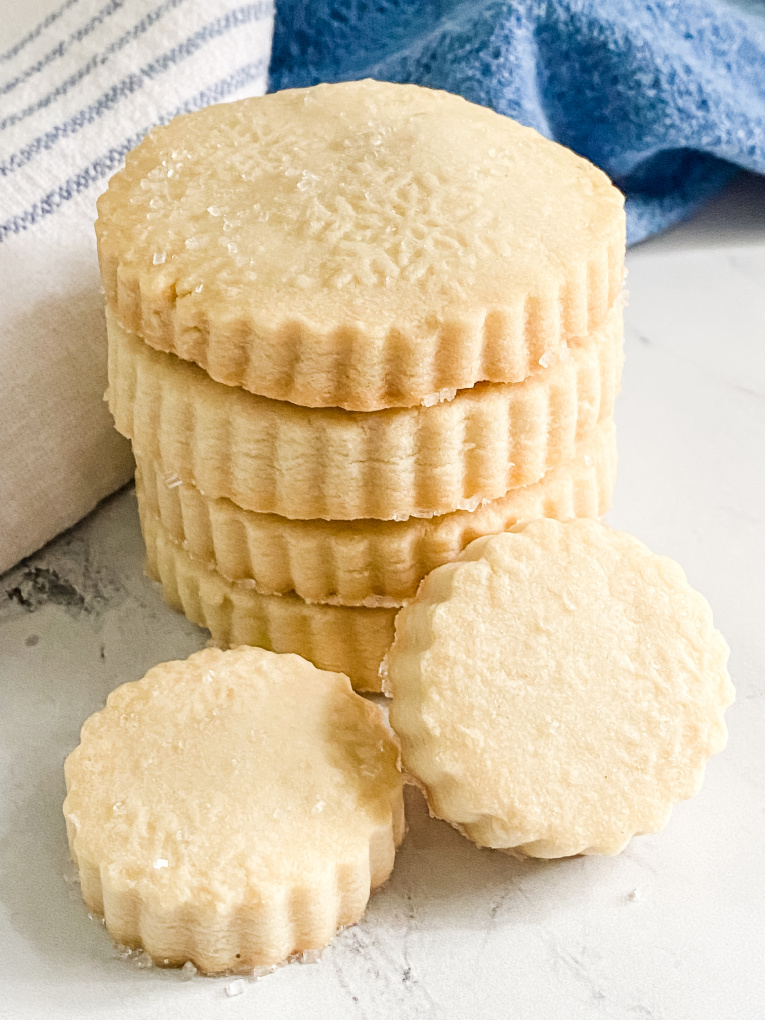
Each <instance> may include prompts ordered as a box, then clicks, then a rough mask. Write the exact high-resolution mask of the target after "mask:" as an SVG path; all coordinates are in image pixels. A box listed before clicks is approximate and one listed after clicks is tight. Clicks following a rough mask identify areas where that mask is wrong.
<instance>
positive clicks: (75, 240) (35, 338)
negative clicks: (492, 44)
mask: <svg viewBox="0 0 765 1020" xmlns="http://www.w3.org/2000/svg"><path fill="white" fill-rule="evenodd" d="M23 6H24V0H4V10H3V18H4V19H6V18H9V19H10V20H12V21H13V22H14V23H16V24H21V23H22V17H23V15H24V10H23ZM26 6H28V7H30V8H33V9H34V11H36V12H37V13H38V14H39V11H40V5H39V4H37V5H33V4H29V3H28V0H26ZM11 8H12V9H11ZM11 15H12V17H11ZM272 22H273V10H272V6H271V2H270V0H254V2H251V3H234V2H233V0H65V2H64V3H63V4H62V5H61V6H60V7H58V8H57V9H55V10H53V11H51V13H50V14H49V15H48V17H46V18H45V20H44V21H43V22H41V23H40V24H39V25H37V26H36V27H34V28H32V29H31V31H29V32H28V34H27V35H25V36H23V38H21V39H20V41H19V42H16V44H15V45H12V46H11V45H10V44H11V42H12V41H13V40H11V39H7V38H6V37H5V35H6V33H5V31H4V30H3V26H2V24H0V50H2V51H3V52H0V412H1V415H0V571H2V570H4V569H5V568H7V567H10V566H11V565H12V564H13V563H15V562H16V561H17V560H18V559H19V558H20V557H22V556H24V555H26V554H27V553H30V552H32V551H33V550H34V549H37V548H38V547H39V546H40V545H42V544H43V543H44V542H46V541H47V540H48V539H49V538H52V537H53V536H54V535H55V534H57V532H59V531H61V530H62V529H64V528H66V527H68V526H69V525H71V524H73V523H74V522H75V521H77V520H79V518H80V517H82V516H83V515H84V514H86V513H87V512H88V511H89V510H91V509H92V508H93V507H94V506H95V504H96V503H97V502H98V500H99V499H101V498H102V497H103V496H105V495H107V494H108V493H109V492H112V491H113V490H114V489H115V488H117V487H119V486H120V485H121V484H123V483H124V482H125V481H126V480H127V479H128V478H129V476H130V474H131V472H132V470H133V463H132V458H131V455H130V451H129V448H128V445H127V443H126V442H125V440H123V439H122V438H121V437H119V436H118V435H117V433H116V432H115V431H114V429H113V427H112V422H111V419H110V417H109V414H108V411H107V409H106V405H105V404H104V403H103V401H102V397H103V393H104V390H105V389H106V351H105V335H106V334H105V328H104V322H103V311H102V298H101V295H100V291H99V280H98V265H97V260H96V246H95V235H94V233H93V220H94V219H95V215H96V198H97V197H98V195H99V193H100V192H101V191H102V190H103V189H104V187H105V186H106V181H107V179H108V178H109V177H110V176H111V174H112V173H114V171H115V170H117V169H118V168H119V166H120V165H121V163H122V160H123V159H124V157H125V154H126V153H127V152H128V150H129V149H131V148H132V147H133V146H134V145H136V144H137V142H138V141H139V140H140V139H141V137H142V136H143V135H144V134H146V132H147V131H148V130H149V129H150V128H151V127H152V126H153V125H156V124H161V123H165V122H166V121H168V120H170V119H171V118H172V117H174V116H175V115H176V114H178V113H182V112H185V111H189V110H195V109H197V108H199V107H201V106H205V105H207V104H208V103H213V102H220V101H222V100H228V99H238V98H241V97H243V96H246V95H260V94H262V93H263V92H264V91H265V86H266V74H267V69H268V59H269V55H270V47H271V30H272ZM6 23H7V22H6Z"/></svg>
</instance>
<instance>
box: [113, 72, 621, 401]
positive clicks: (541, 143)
mask: <svg viewBox="0 0 765 1020" xmlns="http://www.w3.org/2000/svg"><path fill="white" fill-rule="evenodd" d="M623 203H624V200H623V197H622V195H621V194H620V193H619V192H618V191H617V190H616V188H614V187H613V185H612V184H611V182H610V181H609V180H608V178H607V177H606V175H605V174H603V173H602V172H601V171H600V170H598V169H596V168H595V167H594V166H592V164H590V163H588V162H587V161H586V160H584V159H582V158H581V157H579V156H577V155H575V154H574V153H573V152H571V151H570V150H568V149H565V148H563V147H562V146H560V145H557V144H556V143H554V142H550V141H548V140H546V139H545V138H543V137H542V136H541V135H539V134H537V132H535V131H533V130H532V129H530V128H525V127H521V125H519V124H517V123H515V122H514V121H512V120H511V119H510V118H508V117H504V116H501V115H500V114H497V113H494V112H493V111H492V110H489V109H486V108H485V107H480V106H475V105H473V104H471V103H468V102H466V101H465V100H464V99H461V98H459V97H458V96H454V95H450V94H448V93H445V92H436V91H432V90H430V89H424V88H420V87H418V86H416V85H394V84H391V83H389V82H374V81H364V82H345V83H342V84H337V85H319V86H316V87H315V88H311V89H298V90H294V91H286V92H280V93H276V94H273V95H269V96H266V97H264V98H262V99H256V100H248V101H245V102H242V103H237V104H229V105H222V106H217V107H213V108H210V109H207V110H203V111H201V112H199V113H194V114H191V115H190V116H187V117H180V118H178V119H177V120H175V121H173V122H172V123H171V124H170V125H168V126H167V127H166V128H161V129H159V130H157V131H153V132H152V133H151V134H150V135H149V136H148V137H147V138H146V140H145V141H144V142H143V143H142V144H141V145H140V146H139V147H138V148H137V149H136V150H134V152H132V153H131V154H130V156H129V157H128V159H127V163H126V167H125V170H124V171H123V172H122V173H120V174H117V175H116V176H115V177H113V178H112V180H111V182H110V184H109V190H108V192H107V193H106V194H105V195H103V196H102V198H101V199H100V200H99V206H98V209H99V217H98V222H97V226H96V229H97V232H98V240H99V256H100V261H101V274H102V279H103V285H104V289H105V291H106V298H107V302H108V303H109V305H110V307H111V308H112V310H113V311H114V312H115V313H116V316H117V318H118V319H119V321H120V322H121V323H122V324H123V325H124V326H125V327H126V328H127V329H129V330H132V331H133V332H135V333H138V334H140V335H141V336H143V337H144V338H145V339H146V340H147V342H148V343H150V344H153V345H154V346H155V347H157V348H158V349H159V350H164V351H171V352H174V353H176V354H178V355H180V356H182V357H184V358H188V359H190V360H192V361H196V362H197V363H198V364H200V365H201V366H202V367H203V368H205V369H207V371H208V372H209V373H210V375H211V376H212V377H213V378H215V379H218V380H220V381H221V382H225V383H228V384H230V385H242V386H245V387H246V388H248V389H251V390H252V391H253V392H255V393H259V394H262V395H264V396H268V397H272V398H275V399H278V400H290V401H292V402H294V403H297V404H303V405H306V406H310V407H315V406H330V407H333V406H340V407H345V408H349V409H352V410H360V411H370V410H376V409H379V408H381V407H390V406H397V405H402V406H406V405H412V404H417V403H428V402H433V401H435V400H437V399H438V398H439V394H440V393H441V392H443V391H453V390H456V389H464V388H469V387H471V386H473V385H474V384H475V383H476V382H480V381H482V380H489V381H494V382H518V381H520V380H522V379H524V378H525V377H526V375H528V374H529V372H531V371H532V370H533V369H534V368H536V366H537V365H538V364H540V363H541V364H544V363H545V362H546V360H547V359H549V358H552V357H554V356H555V355H556V354H557V352H558V351H559V349H560V347H561V344H562V343H563V342H564V341H566V340H569V339H571V338H572V337H581V336H585V335H587V334H588V333H590V332H592V330H593V329H594V328H595V327H597V326H598V325H599V324H600V322H602V320H603V319H604V317H605V315H606V313H607V310H608V308H609V307H610V306H611V304H612V303H613V301H614V299H615V298H616V295H617V294H618V292H619V290H620V288H621V285H622V278H623V272H624V270H623V262H624V210H623Z"/></svg>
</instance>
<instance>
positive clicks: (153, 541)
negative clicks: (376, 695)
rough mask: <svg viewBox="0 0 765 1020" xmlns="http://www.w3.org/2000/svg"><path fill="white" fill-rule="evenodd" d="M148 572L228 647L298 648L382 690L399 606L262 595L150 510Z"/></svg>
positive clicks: (360, 686)
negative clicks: (197, 553)
mask: <svg viewBox="0 0 765 1020" xmlns="http://www.w3.org/2000/svg"><path fill="white" fill-rule="evenodd" d="M142 524H143V537H144V541H145V542H146V555H147V572H148V573H149V575H150V576H151V577H154V578H155V579H156V580H158V581H161V582H162V588H163V591H164V595H165V598H166V599H167V601H168V602H169V603H170V605H171V606H173V607H174V608H175V609H178V610H180V611H181V612H183V613H185V614H186V616H188V618H189V619H190V620H192V621H193V622H194V623H197V624H199V626H200V627H207V629H208V630H209V631H210V634H211V636H212V639H213V641H215V643H216V644H219V645H222V646H223V647H235V646H236V645H243V644H244V645H261V646H262V647H263V648H269V649H272V650H273V651H275V652H295V653H296V654H297V655H302V656H303V658H305V659H309V660H310V661H311V662H313V663H314V664H315V665H316V666H318V667H319V668H320V669H329V670H332V671H334V672H338V673H345V674H346V676H349V677H350V678H351V683H352V684H353V686H354V688H355V689H356V690H357V691H372V692H376V691H379V690H380V676H379V669H380V662H381V661H382V658H383V656H384V655H385V653H386V652H387V650H388V648H389V647H390V643H391V641H392V640H393V622H394V620H395V618H396V612H397V610H396V609H367V608H356V607H350V606H318V605H308V604H307V603H306V602H304V601H303V599H301V598H298V596H297V595H259V594H258V592H256V591H255V590H254V589H253V588H252V587H250V586H248V585H247V584H241V583H240V584H232V583H231V582H230V581H227V580H225V578H223V577H221V576H220V574H218V573H216V572H215V571H214V570H211V569H210V568H209V567H208V566H207V565H206V564H205V563H201V562H200V561H199V560H195V559H192V557H191V556H189V554H188V553H187V552H186V551H185V550H184V549H182V548H181V547H180V546H178V545H176V544H175V543H174V542H172V541H171V540H170V539H169V538H168V537H167V535H166V534H165V533H164V531H163V529H162V526H161V524H159V523H158V522H157V521H156V519H154V518H152V517H151V516H149V517H144V519H143V522H142Z"/></svg>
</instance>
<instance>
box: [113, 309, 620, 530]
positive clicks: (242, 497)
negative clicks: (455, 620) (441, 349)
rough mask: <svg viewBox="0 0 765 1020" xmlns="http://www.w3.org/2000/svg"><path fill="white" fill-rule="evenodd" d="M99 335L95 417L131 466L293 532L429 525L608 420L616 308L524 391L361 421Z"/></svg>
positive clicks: (569, 453)
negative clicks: (337, 525) (419, 520)
mask: <svg viewBox="0 0 765 1020" xmlns="http://www.w3.org/2000/svg"><path fill="white" fill-rule="evenodd" d="M107 324H108V329H109V406H110V407H111V410H112V413H113V415H114V418H115V422H116V425H117V428H118V429H119V431H120V432H122V433H123V435H126V436H128V437H130V438H131V439H132V440H133V444H134V446H135V449H136V451H137V453H138V454H139V455H141V456H143V457H150V458H152V459H153V460H156V461H158V462H160V464H161V467H162V470H163V471H168V472H175V473H177V474H178V476H179V477H181V478H183V479H185V480H187V481H190V482H192V483H194V484H195V485H196V486H197V487H198V488H199V489H200V490H201V491H202V492H204V493H205V494H206V495H208V496H212V497H219V496H222V497H225V498H227V499H231V500H232V501H233V502H234V503H236V504H237V505H238V506H241V507H244V508H245V509H248V510H257V511H260V512H264V513H275V514H280V515H281V516H283V517H290V518H297V519H306V518H317V517H318V518H325V519H330V520H352V519H355V518H360V517H374V518H378V519H382V520H391V519H399V520H401V519H404V518H407V517H412V516H415V517H429V516H432V515H433V514H439V513H447V512H449V511H452V510H460V509H475V507H476V506H478V505H479V504H480V503H482V502H484V501H486V500H490V499H497V498H499V497H500V496H504V495H505V493H506V492H507V491H508V489H512V488H515V487H516V486H520V485H528V484H530V483H532V482H536V481H538V480H539V479H540V478H541V477H542V475H543V474H545V472H546V471H548V470H549V469H550V468H551V467H554V466H555V465H556V464H560V463H562V462H564V461H567V460H570V459H571V458H572V457H573V456H574V454H575V452H576V444H577V442H579V441H581V440H582V439H584V438H585V437H586V436H587V435H590V434H591V433H592V430H593V429H594V428H595V426H596V424H597V423H598V421H599V420H601V419H603V418H606V417H608V416H609V415H610V414H611V411H612V409H613V404H614V398H615V395H616V392H617V389H618V386H619V381H620V375H621V365H622V357H623V354H622V311H621V309H620V308H619V309H615V310H613V311H612V312H611V313H610V315H609V318H608V319H607V320H606V323H605V324H604V325H603V326H602V327H601V329H600V330H599V331H598V333H597V334H596V335H595V336H593V337H592V338H590V340H589V342H587V343H583V344H579V345H576V346H574V347H572V348H571V349H570V351H569V349H568V348H566V354H567V357H565V358H564V359H562V360H560V361H559V362H558V364H556V365H554V366H553V367H551V368H545V369H540V370H538V371H537V372H535V373H533V375H531V376H529V378H528V379H526V380H525V382H522V383H515V384H498V383H497V384H495V383H482V384H480V385H479V386H476V387H475V388H473V389H472V390H462V391H460V393H458V394H457V396H456V397H455V398H454V399H453V400H451V401H448V402H444V403H441V404H436V405H434V406H433V407H416V408H397V409H390V410H385V411H371V412H368V413H363V412H353V411H343V410H339V409H337V408H314V409H310V408H303V407H297V406H295V405H294V404H287V403H283V402H282V401H278V400H269V399H268V398H267V397H258V396H255V395H254V394H252V393H248V392H246V391H245V390H242V389H238V388H232V387H229V386H224V385H222V384H221V383H217V382H215V381H214V380H212V379H211V378H210V377H209V376H208V375H207V374H206V373H205V372H203V371H202V369H200V368H197V366H196V365H192V364H190V363H189V362H186V361H181V360H180V359H179V358H176V357H175V356H174V355H171V354H163V353H161V352H158V351H155V350H153V348H151V347H149V346H148V344H145V343H143V341H142V340H141V339H140V338H139V337H137V336H136V335H135V334H131V333H127V332H126V331H125V330H123V329H122V328H121V327H120V326H119V325H118V324H117V322H116V320H115V319H114V317H113V316H107Z"/></svg>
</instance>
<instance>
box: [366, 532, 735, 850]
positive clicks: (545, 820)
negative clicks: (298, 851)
mask: <svg viewBox="0 0 765 1020" xmlns="http://www.w3.org/2000/svg"><path fill="white" fill-rule="evenodd" d="M727 658H728V648H727V645H726V643H725V641H724V640H723V638H722V636H721V635H720V633H719V632H718V631H717V630H715V629H714V626H713V624H712V613H711V610H710V608H709V605H708V603H707V602H706V600H705V599H704V598H703V597H702V596H701V595H700V594H699V593H698V592H696V591H694V590H693V589H692V588H691V587H690V585H689V584H688V581H687V579H686V577H685V574H684V573H683V571H682V570H681V568H680V567H679V566H678V565H677V564H676V563H674V562H673V561H672V560H670V559H667V558H666V557H663V556H657V555H655V554H653V553H652V552H650V550H648V549H647V548H646V547H645V546H644V545H643V543H642V542H639V541H638V540H637V539H636V538H633V537H632V536H630V535H626V534H623V533H621V532H618V531H613V530H611V529H609V528H607V527H605V526H604V525H602V524H600V523H599V522H598V521H594V520H586V519H580V520H574V521H568V522H565V523H561V522H559V521H553V520H534V521H530V522H528V523H526V524H519V525H516V526H515V527H514V528H512V529H510V531H509V532H507V533H505V534H502V535H494V536H492V537H490V538H479V539H477V540H476V541H475V542H473V543H472V544H471V545H469V546H468V547H467V549H466V550H465V551H464V552H463V553H462V555H461V556H460V557H459V559H458V560H457V561H456V562H454V563H450V564H447V565H445V566H442V567H438V568H437V569H436V570H434V571H433V572H432V573H431V574H430V575H429V576H428V577H427V578H426V579H425V581H423V583H422V586H421V587H420V590H419V592H418V594H417V597H416V598H415V599H414V601H413V602H412V603H411V604H410V605H409V606H408V607H405V608H404V609H402V610H401V612H400V613H399V615H398V617H397V619H396V638H395V641H394V644H393V646H392V648H391V651H390V652H389V656H388V661H387V672H388V677H387V681H386V682H385V686H386V689H387V690H388V693H390V694H392V696H393V702H392V706H391V712H390V719H391V724H392V725H393V727H394V729H395V730H396V732H397V734H398V736H399V738H400V740H401V746H402V761H403V765H404V769H405V771H407V772H409V773H411V774H412V775H413V776H414V777H415V778H416V779H417V781H418V782H419V783H421V784H422V786H423V787H424V789H425V790H426V793H427V797H428V802H429V804H430V808H431V811H432V812H433V813H434V814H436V815H437V816H438V817H440V818H444V819H446V820H447V821H449V822H451V823H452V824H454V825H456V826H457V827H458V828H459V829H461V831H463V832H464V833H465V834H466V835H467V836H469V837H470V838H471V839H473V840H475V841H476V842H477V843H479V844H481V845H484V846H491V847H500V848H507V849H510V848H516V849H517V850H519V851H522V852H524V853H526V854H528V855H530V856H535V857H562V856H568V855H571V854H578V853H602V854H611V853H616V852H618V851H619V850H621V849H622V848H623V847H624V846H625V845H626V843H627V842H628V840H629V839H630V838H631V837H632V836H633V835H636V834H638V833H641V832H655V831H657V830H658V829H660V828H661V827H662V826H663V825H664V824H665V822H666V820H667V817H668V815H669V813H670V809H671V806H672V804H674V803H675V802H676V801H679V800H682V799H684V798H686V797H690V796H692V795H693V794H694V793H695V792H696V791H697V790H698V788H699V786H700V784H701V780H702V777H703V772H704V766H705V764H706V762H707V759H708V758H709V757H710V756H711V755H713V754H715V753H716V752H717V751H720V750H721V749H722V748H723V747H724V745H725V741H726V729H725V723H724V720H723V714H724V711H725V709H726V708H727V706H728V705H729V704H730V703H731V701H732V700H733V688H732V686H731V682H730V679H729V677H728V672H727V669H726V662H727ZM383 668H384V670H385V668H386V667H385V666H384V667H383Z"/></svg>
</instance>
